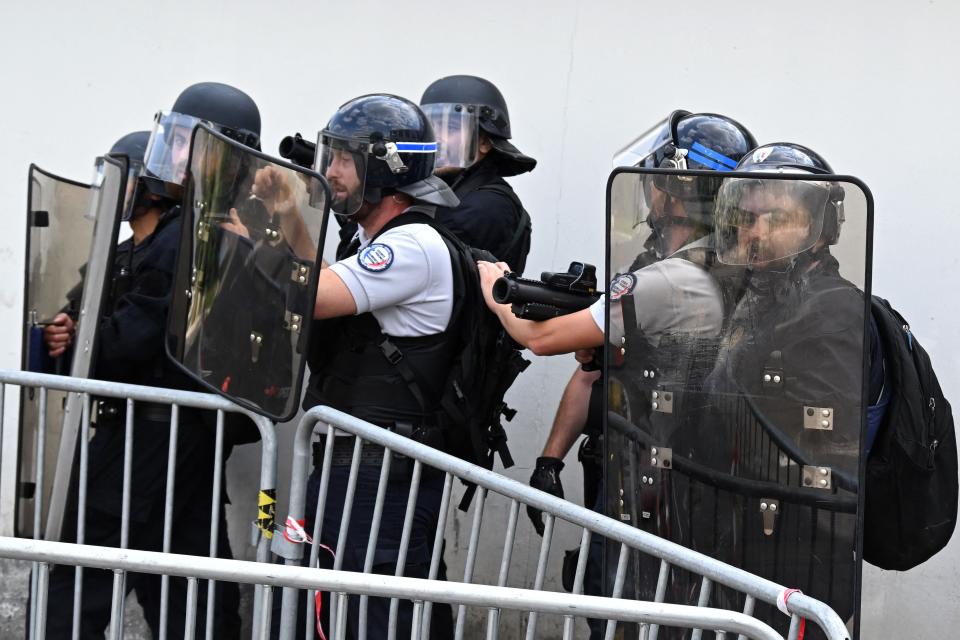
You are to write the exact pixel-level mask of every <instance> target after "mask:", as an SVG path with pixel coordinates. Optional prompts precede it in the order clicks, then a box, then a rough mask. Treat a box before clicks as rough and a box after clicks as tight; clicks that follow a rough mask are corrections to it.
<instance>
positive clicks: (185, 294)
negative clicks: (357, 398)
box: [167, 126, 329, 420]
mask: <svg viewBox="0 0 960 640" xmlns="http://www.w3.org/2000/svg"><path fill="white" fill-rule="evenodd" d="M187 176H188V181H187V186H186V189H185V191H184V204H183V209H184V220H185V223H184V224H183V233H182V236H181V241H180V249H179V254H178V256H179V257H178V259H177V274H176V280H175V286H174V295H173V301H172V305H171V310H170V316H169V323H168V332H167V333H168V335H167V353H168V355H169V356H170V357H171V358H172V359H173V360H174V361H175V362H177V363H178V364H179V365H180V366H181V367H182V368H183V369H184V370H185V371H186V372H187V373H188V374H189V375H190V376H191V377H193V378H194V379H196V380H197V381H198V382H200V383H201V384H203V385H204V386H206V387H207V388H209V389H211V390H213V391H215V392H217V393H219V394H221V395H223V396H226V397H227V398H230V399H231V400H233V401H234V402H236V403H238V404H240V405H242V406H245V407H247V408H249V409H251V410H253V411H256V412H257V413H260V414H262V415H265V416H268V417H270V418H273V419H275V420H288V419H290V418H291V417H292V416H293V415H294V414H295V413H296V411H297V406H298V402H299V397H300V391H301V387H302V382H303V372H304V367H305V365H306V359H305V358H306V348H307V344H308V338H309V333H310V327H311V325H312V319H313V309H314V306H315V300H316V290H317V279H318V277H319V263H320V252H321V248H322V242H323V238H324V236H325V233H326V222H327V214H328V211H329V209H328V206H327V202H328V201H329V198H328V195H329V189H328V186H327V184H326V181H325V180H324V179H323V178H322V177H320V176H319V175H318V174H316V173H313V172H311V171H309V170H307V169H304V168H302V167H298V166H296V165H291V164H287V163H284V162H282V161H279V160H275V159H273V158H271V157H269V156H266V155H264V154H262V153H259V152H257V151H254V150H253V149H250V148H248V147H245V146H243V145H240V144H238V143H236V142H234V141H233V140H230V139H229V138H226V137H224V136H222V135H220V134H219V133H216V132H214V131H212V130H210V129H208V128H206V127H204V126H198V127H197V128H196V129H195V130H194V132H193V139H192V144H191V150H190V160H189V166H188V170H187Z"/></svg>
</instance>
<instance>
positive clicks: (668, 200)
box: [604, 169, 873, 637]
mask: <svg viewBox="0 0 960 640" xmlns="http://www.w3.org/2000/svg"><path fill="white" fill-rule="evenodd" d="M607 203H608V227H607V228H608V250H607V268H608V274H611V285H610V288H609V291H610V293H609V300H608V308H607V322H606V336H607V341H608V343H609V345H608V349H607V350H606V351H607V356H606V362H605V379H606V384H607V394H606V402H607V407H606V411H605V418H606V423H605V431H604V446H605V456H604V459H605V469H604V483H605V508H606V511H607V514H608V515H609V516H611V517H614V518H616V519H617V520H620V521H621V522H625V523H628V524H630V525H632V526H636V527H639V528H642V529H644V530H645V531H648V532H650V533H654V534H656V535H659V536H661V537H664V538H667V539H669V540H672V541H674V542H677V543H679V544H681V545H683V546H686V547H689V548H691V549H694V550H696V551H699V552H702V553H704V554H706V555H709V556H711V557H714V558H717V559H719V560H722V561H724V562H727V563H729V564H732V565H735V566H738V567H741V568H743V569H745V570H747V571H749V572H751V573H754V574H756V575H759V576H762V577H764V578H767V579H770V580H773V581H775V582H778V583H780V584H783V585H785V586H787V587H791V588H797V589H800V590H801V591H803V592H804V593H805V594H807V595H809V596H812V597H814V598H817V599H820V600H823V601H825V602H827V603H828V604H829V605H830V606H831V607H832V608H833V609H834V610H836V611H837V613H838V614H839V615H840V616H841V617H843V618H844V619H851V618H852V619H854V626H856V621H855V618H856V616H857V615H858V611H859V585H860V561H859V558H860V548H861V539H862V532H861V524H860V523H861V520H860V513H861V507H862V499H861V494H860V492H859V490H858V488H859V486H860V479H861V478H862V461H863V459H864V456H862V455H861V452H862V441H863V434H864V432H865V427H864V425H865V416H866V404H867V402H868V400H867V384H866V380H867V378H866V371H867V366H868V362H867V357H866V354H867V350H866V349H865V340H867V339H868V333H867V330H868V318H869V316H868V312H869V288H870V262H869V255H870V254H869V251H870V237H871V228H872V227H871V224H872V223H871V221H872V215H873V213H872V200H871V196H870V194H869V191H868V190H867V189H866V187H865V186H864V185H862V183H860V182H859V181H857V180H856V179H854V178H848V177H842V176H826V175H817V176H813V175H809V174H761V173H734V172H730V173H724V174H722V176H721V175H718V173H715V172H700V171H681V170H667V169H620V170H615V171H614V173H613V174H612V175H611V178H610V182H609V184H608V199H607ZM651 245H656V247H657V252H658V255H661V256H663V258H662V259H661V260H660V261H659V262H656V263H654V264H652V265H649V266H647V267H644V268H642V269H639V270H636V271H632V272H631V271H630V270H629V269H630V267H628V266H627V265H631V264H632V263H633V261H634V259H635V258H636V256H637V254H639V253H641V252H644V251H647V250H649V248H650V246H651ZM618 552H619V549H611V550H608V552H607V553H606V556H607V557H606V558H605V563H604V564H605V568H606V574H607V580H608V582H607V584H608V585H612V584H613V572H614V571H615V569H616V566H617V557H616V555H617V553H618ZM659 569H660V566H659V561H655V560H654V559H651V558H649V557H646V558H644V557H641V556H639V555H638V556H636V557H633V558H630V561H629V562H628V571H627V574H626V580H625V584H624V595H625V597H635V598H638V599H643V600H653V599H654V598H655V596H656V595H657V585H658V578H659ZM664 586H665V590H664V591H663V592H662V593H663V594H665V595H664V597H665V600H666V601H667V602H673V603H678V604H690V605H696V604H697V603H698V601H699V602H700V603H701V604H703V602H702V601H701V600H700V598H701V597H707V596H706V595H703V596H702V595H701V592H700V586H701V585H700V579H699V578H698V577H697V576H693V575H690V574H688V573H686V572H684V571H682V570H678V569H676V568H673V569H671V571H670V573H669V575H668V576H667V579H666V582H665V584H662V585H661V588H663V587H664ZM708 602H709V604H711V605H713V606H722V607H727V608H733V609H742V607H743V605H744V602H743V601H742V596H740V595H737V594H734V593H732V592H728V591H727V590H725V589H723V588H714V589H713V591H712V593H710V594H709V596H708ZM756 612H757V614H758V615H759V617H761V618H763V619H765V620H766V621H767V622H768V623H769V624H771V625H772V626H774V627H775V628H776V629H778V630H780V631H781V632H782V633H784V634H785V633H786V631H787V627H788V625H789V622H790V619H789V617H787V616H784V615H783V614H782V613H780V612H779V611H778V610H777V609H776V608H775V607H768V606H766V605H761V604H757V607H756ZM664 633H668V632H667V631H666V630H661V635H660V637H667V636H664V635H663V634H664ZM818 633H819V631H816V630H810V629H808V630H807V637H819V636H818V635H817V634H818ZM706 635H707V637H710V633H709V632H707V633H706ZM677 637H682V636H677Z"/></svg>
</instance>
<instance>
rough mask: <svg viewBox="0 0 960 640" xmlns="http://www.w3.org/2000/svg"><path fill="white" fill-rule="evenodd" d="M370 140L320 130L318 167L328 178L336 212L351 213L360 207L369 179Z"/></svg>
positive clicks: (320, 172)
mask: <svg viewBox="0 0 960 640" xmlns="http://www.w3.org/2000/svg"><path fill="white" fill-rule="evenodd" d="M368 148H369V143H367V142H356V141H351V140H344V139H342V138H334V137H332V136H329V135H326V134H324V133H323V132H321V133H320V137H319V139H318V140H317V155H316V163H317V164H316V166H315V167H314V171H316V172H317V173H319V174H320V175H322V176H323V177H325V178H326V179H327V183H328V184H329V185H330V194H331V196H332V198H333V201H332V202H331V204H330V208H331V209H333V211H334V212H335V213H338V214H340V215H344V216H349V215H353V214H354V213H356V212H357V211H359V210H360V207H361V205H363V199H364V198H363V194H364V189H365V187H366V179H367V158H368V157H369V156H368V151H367V150H368Z"/></svg>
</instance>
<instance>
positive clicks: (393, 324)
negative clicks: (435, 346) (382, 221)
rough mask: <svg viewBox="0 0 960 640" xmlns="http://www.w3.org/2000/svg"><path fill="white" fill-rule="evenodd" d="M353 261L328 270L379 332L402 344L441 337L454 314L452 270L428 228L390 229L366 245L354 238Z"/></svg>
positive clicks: (362, 237) (359, 235) (414, 225)
mask: <svg viewBox="0 0 960 640" xmlns="http://www.w3.org/2000/svg"><path fill="white" fill-rule="evenodd" d="M356 237H357V238H359V241H360V250H359V251H358V252H357V254H356V255H353V256H350V257H349V258H345V259H343V260H341V261H339V262H337V263H335V264H332V265H330V269H331V270H332V271H333V272H334V273H336V274H337V275H338V276H339V277H340V279H341V280H343V282H344V284H346V285H347V289H349V290H350V294H351V295H352V296H353V300H354V302H356V304H357V314H361V313H366V312H368V311H369V312H371V313H372V314H373V317H374V318H376V319H377V322H378V323H379V324H380V330H381V331H383V332H384V333H385V334H387V335H389V336H396V337H401V338H407V337H418V336H428V335H434V334H437V333H440V332H441V331H443V330H445V329H446V328H447V325H448V324H449V323H450V315H451V313H452V311H453V265H452V264H451V261H450V252H449V251H448V250H447V245H446V243H444V241H443V238H441V237H440V234H439V233H437V232H436V230H434V229H433V227H431V226H430V225H428V224H423V223H412V224H405V225H401V226H399V227H394V228H393V229H389V230H387V231H385V232H384V233H382V234H380V236H379V237H378V238H377V239H376V241H375V242H372V243H371V242H370V238H369V237H368V236H367V235H366V233H365V232H364V230H363V227H360V229H359V231H358V232H357V236H356Z"/></svg>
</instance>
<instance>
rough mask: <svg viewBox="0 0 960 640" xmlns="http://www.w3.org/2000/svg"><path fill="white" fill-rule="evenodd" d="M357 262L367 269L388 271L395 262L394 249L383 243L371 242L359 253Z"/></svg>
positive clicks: (375, 271)
mask: <svg viewBox="0 0 960 640" xmlns="http://www.w3.org/2000/svg"><path fill="white" fill-rule="evenodd" d="M357 262H359V263H360V266H361V267H363V268H364V269H366V270H367V271H372V272H374V273H378V272H380V271H386V270H387V269H389V268H390V265H392V264H393V249H391V248H390V247H388V246H387V245H385V244H381V243H374V244H369V245H367V246H366V247H364V248H363V249H362V250H361V251H360V253H358V254H357Z"/></svg>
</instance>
